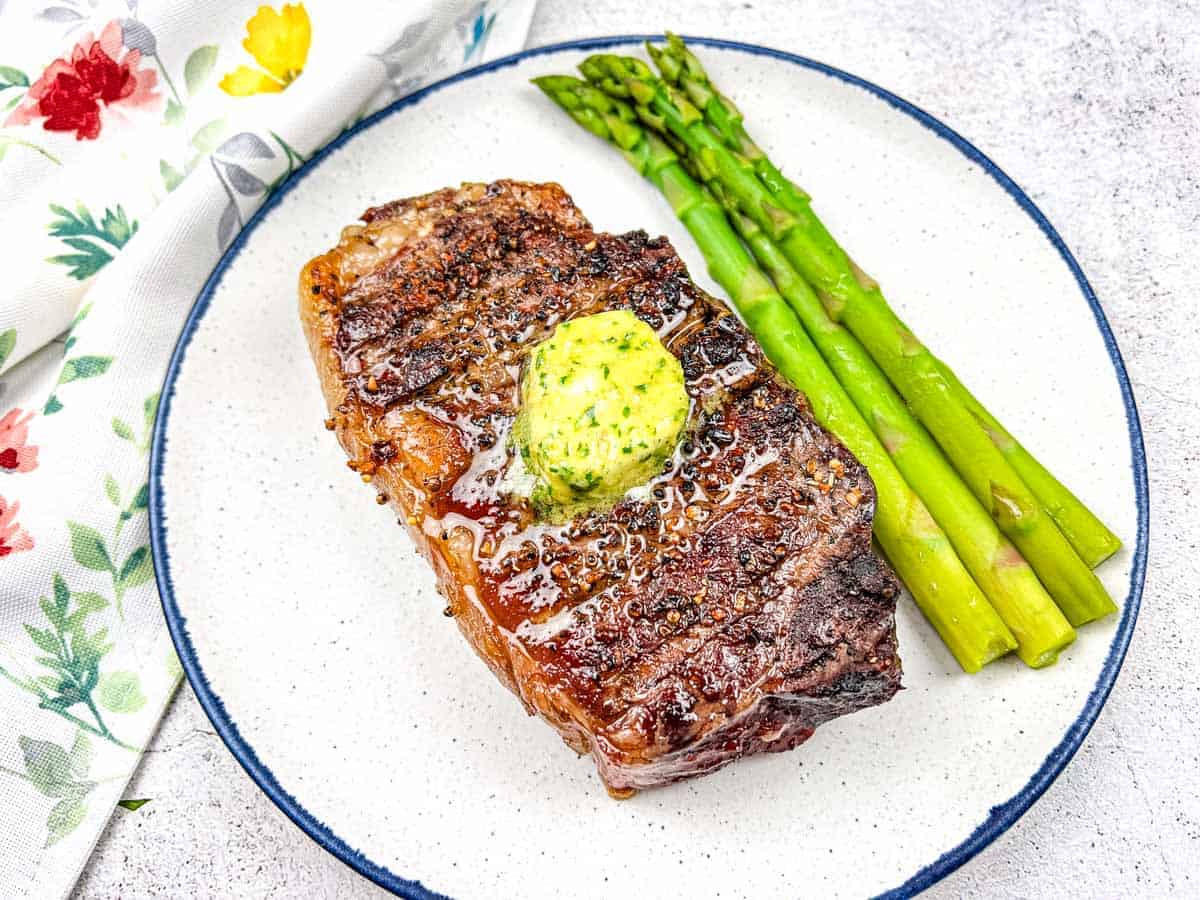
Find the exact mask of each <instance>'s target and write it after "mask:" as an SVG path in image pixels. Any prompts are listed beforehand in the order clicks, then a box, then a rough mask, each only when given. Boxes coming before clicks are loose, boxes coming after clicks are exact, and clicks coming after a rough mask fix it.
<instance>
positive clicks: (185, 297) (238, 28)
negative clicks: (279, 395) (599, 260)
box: [0, 0, 535, 898]
mask: <svg viewBox="0 0 1200 900" xmlns="http://www.w3.org/2000/svg"><path fill="white" fill-rule="evenodd" d="M534 3H535V0H487V2H479V0H441V2H435V0H406V2H404V3H377V4H371V3H354V4H346V3H336V2H328V0H304V2H297V3H292V4H283V5H276V6H258V7H257V8H256V6H255V5H254V4H251V3H232V4H230V3H216V2H213V0H202V2H195V3H189V4H179V3H172V4H167V3H161V2H150V0H146V2H142V3H140V4H139V2H138V0H125V2H116V3H113V2H109V0H43V2H34V3H32V4H29V5H27V6H26V7H25V8H21V9H14V8H12V7H8V8H6V7H5V4H4V2H3V0H0V210H3V213H2V218H0V224H2V228H0V248H2V250H0V253H2V254H3V260H4V266H3V268H4V271H5V272H6V273H7V275H6V277H5V289H4V291H3V292H2V293H0V895H2V896H4V897H37V898H42V897H55V896H64V895H65V894H67V893H68V892H69V891H70V889H71V886H72V885H73V884H74V882H75V879H76V878H77V877H78V874H79V872H80V871H81V870H82V868H83V865H84V863H85V862H86V860H87V857H88V854H89V853H90V851H91V848H92V847H93V846H94V844H95V842H96V839H97V838H98V836H99V834H100V832H101V830H102V828H103V827H104V824H105V822H106V821H107V819H108V816H109V815H110V814H111V813H112V811H113V809H114V807H115V805H116V803H117V801H118V800H120V799H121V794H122V790H123V789H124V786H125V784H126V782H127V781H128V778H129V775H130V774H131V773H132V771H133V769H134V767H135V766H136V765H137V762H138V758H139V756H140V754H141V750H142V748H143V747H144V745H145V744H146V742H147V741H148V740H149V739H150V737H151V735H152V734H153V731H154V728H155V725H156V723H157V722H158V719H159V717H160V716H161V715H162V713H163V710H164V709H165V708H166V705H167V703H168V702H169V700H170V698H171V696H172V693H173V692H174V689H175V687H176V686H177V685H178V683H179V679H180V668H179V663H178V661H177V660H176V658H175V655H174V652H173V650H172V648H171V643H170V640H169V638H168V636H167V631H166V626H165V625H164V623H163V619H162V612H161V607H160V606H159V601H158V596H157V593H156V591H155V586H154V573H153V567H152V564H151V558H150V548H149V546H148V544H149V540H148V529H147V522H146V502H147V456H148V453H149V447H150V434H151V429H152V426H153V424H154V414H155V409H156V405H157V402H158V390H159V387H160V385H161V383H162V379H163V375H164V373H165V371H166V366H167V360H168V358H169V356H170V353H171V349H172V347H173V346H174V344H175V341H176V338H177V337H178V334H179V331H180V328H181V326H182V324H183V321H184V318H185V317H186V315H187V312H188V310H189V308H190V307H191V305H192V302H193V300H194V299H195V297H196V294H197V292H198V291H199V290H200V288H201V286H202V284H203V282H204V279H205V278H206V277H207V275H208V274H209V272H211V270H212V268H213V266H214V265H215V263H216V262H217V260H218V258H219V257H220V255H221V252H222V250H223V249H224V248H225V247H226V246H228V244H229V243H230V241H231V240H232V239H233V238H234V236H235V235H236V234H237V232H238V230H239V229H240V228H241V227H242V225H243V224H244V223H245V222H246V220H247V218H248V217H249V216H250V215H251V213H253V211H254V210H255V209H256V208H257V207H258V206H259V204H261V203H262V201H263V199H264V198H265V197H266V196H267V195H268V194H270V193H271V191H273V190H274V189H275V188H276V186H278V185H279V184H280V183H281V182H282V181H283V180H284V179H286V178H287V177H288V176H289V175H290V174H291V173H292V172H294V171H295V170H296V169H297V168H298V167H299V166H302V165H303V164H304V161H305V160H306V159H307V158H308V157H309V156H311V155H312V153H313V152H314V151H315V150H316V149H317V148H319V147H320V146H321V145H322V144H324V143H326V142H327V141H328V140H330V139H331V138H332V137H334V136H336V135H337V134H338V133H339V132H340V131H342V130H343V129H344V128H345V127H347V126H348V125H350V124H353V123H354V122H355V121H357V120H358V119H361V118H362V117H363V116H365V115H368V114H369V113H371V112H373V111H375V110H377V109H379V108H380V107H382V106H384V105H386V104H387V103H388V102H390V101H391V100H394V99H395V98H397V97H399V96H401V95H403V94H406V93H408V92H410V91H411V90H413V89H414V88H416V87H418V86H420V85H421V84H423V83H426V82H428V81H430V80H433V79H435V78H438V77H441V76H443V75H446V74H448V73H450V72H452V71H454V70H456V69H460V68H463V67H466V66H471V65H475V64H477V63H479V62H482V61H484V60H486V59H489V58H494V57H496V56H501V55H504V54H506V53H509V52H512V51H514V50H517V49H519V48H520V47H521V46H522V45H523V44H524V41H525V36H526V34H527V32H528V28H529V22H530V18H531V17H532V13H533V7H534ZM397 152H403V148H398V149H397ZM197 487H198V489H204V488H203V486H199V485H198V486H197Z"/></svg>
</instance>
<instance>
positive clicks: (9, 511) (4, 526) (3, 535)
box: [0, 497, 33, 556]
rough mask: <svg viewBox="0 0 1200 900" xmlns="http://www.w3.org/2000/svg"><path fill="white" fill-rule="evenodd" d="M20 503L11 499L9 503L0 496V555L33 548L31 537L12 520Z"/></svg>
mask: <svg viewBox="0 0 1200 900" xmlns="http://www.w3.org/2000/svg"><path fill="white" fill-rule="evenodd" d="M20 508H21V504H20V503H17V501H15V500H14V501H13V502H12V503H11V504H9V502H8V501H7V500H5V499H4V498H3V497H0V556H8V554H10V553H17V552H20V551H21V550H32V549H33V538H31V537H30V536H29V532H27V531H25V529H23V528H22V527H21V526H20V525H18V524H17V523H16V522H14V521H13V520H14V519H15V518H16V517H17V510H18V509H20Z"/></svg>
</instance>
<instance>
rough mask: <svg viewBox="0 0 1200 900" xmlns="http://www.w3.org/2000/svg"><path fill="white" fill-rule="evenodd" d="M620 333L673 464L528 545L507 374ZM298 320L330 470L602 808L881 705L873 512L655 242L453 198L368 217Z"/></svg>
mask: <svg viewBox="0 0 1200 900" xmlns="http://www.w3.org/2000/svg"><path fill="white" fill-rule="evenodd" d="M615 309H627V310H630V311H632V312H633V313H634V314H635V315H637V316H638V317H639V318H641V319H642V321H644V322H646V323H647V324H648V325H650V327H651V328H653V329H654V330H655V331H656V332H657V333H658V335H659V336H660V338H661V339H662V341H663V343H664V345H665V346H666V347H667V348H668V349H669V350H670V351H671V352H672V353H673V354H675V355H676V356H677V357H678V358H679V360H680V362H681V364H682V367H683V371H684V377H685V383H686V388H687V391H688V395H689V398H690V404H691V406H690V413H689V419H688V425H687V428H686V431H685V435H684V439H683V440H682V441H681V443H680V445H679V447H678V448H677V450H676V452H675V454H674V455H673V456H672V458H671V459H670V460H668V462H667V464H666V466H665V467H664V471H663V472H662V474H661V475H658V476H656V477H654V478H653V479H652V480H651V482H650V483H649V484H648V485H647V486H646V487H645V488H643V489H637V490H634V491H631V492H630V493H629V494H627V495H625V496H624V497H623V498H622V499H621V500H620V501H619V502H618V503H617V504H616V505H615V506H613V507H611V508H609V509H604V510H596V511H592V512H588V513H585V514H581V515H578V516H576V517H575V518H574V519H571V520H570V521H568V522H565V523H560V524H553V523H551V522H547V521H541V520H539V519H538V517H537V515H536V513H535V510H534V507H533V506H532V505H531V503H530V502H529V500H528V499H526V498H525V497H523V496H522V495H521V493H520V492H519V491H517V490H516V486H515V482H514V479H513V470H514V469H515V465H514V463H513V460H514V457H515V456H517V455H518V454H517V451H516V450H515V449H514V448H513V447H512V445H511V442H510V440H509V431H510V428H511V426H512V423H513V419H514V417H515V414H516V412H517V408H518V404H519V403H520V397H519V387H518V385H519V381H520V375H521V366H522V359H523V356H524V355H525V353H526V351H527V350H528V349H529V348H530V347H531V346H533V345H534V344H535V343H536V342H538V341H540V340H542V339H543V338H546V337H548V336H549V335H550V334H551V332H552V331H553V330H554V328H555V326H556V324H557V323H559V322H562V321H564V320H566V319H570V318H574V317H578V316H584V315H589V314H592V313H598V312H603V311H606V310H615ZM300 312H301V319H302V322H303V326H304V331H305V334H306V336H307V339H308V343H309V346H310V349H311V351H312V355H313V359H314V361H315V362H316V365H317V370H318V372H319V374H320V380H321V387H322V389H323V391H324V394H325V397H326V400H327V402H328V405H329V413H330V416H331V418H330V419H328V420H327V421H326V426H327V427H328V428H330V429H331V430H334V431H335V432H336V433H337V437H338V439H339V440H340V442H341V444H342V446H343V447H344V448H345V450H346V452H347V453H348V454H349V457H350V459H349V463H348V465H349V466H350V468H351V469H353V470H354V471H356V472H357V473H358V474H359V475H360V476H361V477H362V479H363V480H364V481H368V482H371V483H372V484H373V485H374V488H375V490H376V491H377V492H378V496H377V498H376V499H377V501H378V502H379V503H387V502H390V503H391V504H393V506H394V507H395V508H396V510H397V511H398V512H399V516H400V518H399V521H400V523H401V524H402V525H405V526H406V527H407V529H408V531H409V533H410V534H411V535H412V538H413V539H414V540H415V541H416V543H417V546H418V547H419V548H420V550H421V551H422V553H423V554H424V556H425V557H426V558H427V559H428V560H429V562H430V563H431V564H432V566H433V568H434V570H435V571H436V574H437V577H438V581H439V589H440V591H441V592H442V594H443V595H444V597H445V600H446V603H447V606H446V609H445V612H446V614H447V615H449V616H453V617H454V619H455V620H456V621H457V623H458V626H459V628H460V629H461V630H462V632H463V634H464V635H465V636H466V638H467V640H468V641H469V642H470V643H471V646H472V647H473V648H474V649H475V651H476V652H477V653H478V654H479V656H480V657H482V659H483V660H484V662H486V663H487V664H488V666H489V667H490V668H491V670H492V671H493V672H494V673H495V675H496V676H497V677H498V678H499V679H500V680H501V681H502V682H503V683H504V684H505V685H506V686H507V687H508V688H509V689H510V690H511V691H512V692H513V693H515V694H516V695H517V696H518V697H519V698H520V699H521V702H522V703H523V704H524V705H525V708H526V710H527V711H528V712H530V713H531V714H532V713H537V714H538V715H540V716H542V717H543V718H544V719H545V720H546V721H547V722H549V723H550V724H551V725H553V726H554V727H555V728H556V729H557V730H558V731H559V733H560V734H561V735H562V738H563V739H564V740H565V741H566V743H567V744H569V745H570V746H571V747H572V748H574V749H575V750H576V751H577V752H579V753H580V754H583V753H591V754H592V755H593V756H594V757H595V760H596V765H597V768H598V770H599V774H600V777H601V778H602V779H603V781H604V784H605V786H606V787H607V788H608V790H609V792H610V793H612V794H613V795H614V796H618V797H620V796H628V795H630V794H631V793H633V792H634V791H636V790H638V789H641V788H648V787H652V786H655V785H660V784H665V783H667V782H671V781H675V780H678V779H681V778H686V777H689V776H692V775H700V774H704V773H706V772H711V771H713V770H715V769H718V768H720V767H721V766H723V765H725V764H726V763H729V762H731V761H733V760H735V759H738V758H739V757H742V756H746V755H748V754H752V753H758V752H761V751H780V750H788V749H791V748H793V747H795V746H796V745H798V744H800V743H802V742H803V741H805V740H806V739H807V738H808V737H809V736H810V735H812V733H813V729H815V728H816V727H817V726H818V725H820V724H821V723H823V722H825V721H828V720H829V719H831V718H833V717H835V716H839V715H843V714H845V713H850V712H854V711H855V710H858V709H862V708H864V707H868V706H873V705H875V704H878V703H882V702H884V701H886V700H888V699H889V698H891V696H892V695H893V694H894V693H895V692H896V691H897V690H898V689H899V687H900V660H899V657H898V656H897V653H896V632H895V618H894V617H895V603H896V597H897V595H898V590H899V588H898V584H897V581H896V579H895V576H894V575H893V574H892V573H891V571H890V570H889V569H888V567H887V565H886V564H885V563H884V562H883V561H882V560H881V559H880V558H879V557H878V556H877V555H876V554H875V553H874V551H873V550H872V547H871V520H872V517H873V514H874V509H875V491H874V485H873V484H872V483H871V481H870V479H869V477H868V475H867V472H866V470H865V469H864V468H863V467H862V465H860V464H859V462H858V461H857V460H856V459H855V458H854V457H853V456H851V455H850V453H849V451H847V450H846V448H845V447H843V446H842V445H841V444H840V443H839V442H838V441H837V440H836V439H835V438H834V437H833V436H831V435H830V434H829V433H828V432H827V431H825V430H824V429H823V428H821V427H820V426H819V425H818V424H817V423H816V422H815V421H814V420H813V418H812V414H811V411H810V408H809V405H808V402H807V400H806V399H805V398H804V396H803V395H801V394H799V393H797V392H796V391H795V390H794V389H792V388H791V387H789V386H788V385H787V384H786V383H785V382H784V381H783V380H782V379H781V378H780V377H779V376H778V374H777V373H776V371H775V370H774V368H773V367H772V366H771V365H770V364H769V363H768V362H767V361H766V360H765V359H764V358H763V356H762V354H761V352H760V350H759V348H758V345H757V344H756V342H755V341H754V339H753V338H752V337H751V336H750V335H749V333H748V332H747V331H746V329H745V328H744V327H743V326H742V325H741V323H740V322H739V321H738V319H737V318H736V317H735V316H734V315H732V314H731V313H730V312H729V311H728V310H727V309H726V308H725V307H724V306H722V305H721V304H720V303H718V302H717V301H715V300H714V299H712V298H711V297H709V296H708V295H706V294H705V293H704V292H703V291H701V290H700V289H699V288H697V287H696V285H695V284H693V283H692V281H691V279H690V278H689V277H688V274H687V271H686V269H685V268H684V265H683V263H682V261H681V260H680V258H679V256H678V255H677V254H676V253H675V251H674V249H673V248H672V247H671V245H670V244H669V243H668V241H667V240H666V239H665V238H650V237H647V235H646V234H645V233H644V232H641V231H634V232H631V233H629V234H624V235H612V234H603V233H598V232H595V231H593V230H592V228H591V226H590V225H589V224H588V222H587V220H586V219H585V218H584V217H583V215H582V214H581V213H580V211H579V210H578V209H577V208H576V207H575V205H574V204H573V203H572V201H571V198H570V197H569V196H568V195H567V194H566V193H565V192H564V191H563V190H562V188H561V187H559V186H558V185H555V184H529V183H523V182H517V181H498V182H495V183H493V184H486V185H485V184H464V185H463V186H462V187H460V188H458V189H450V188H447V189H445V190H441V191H436V192H434V193H431V194H427V195H425V196H422V197H414V198H410V199H406V200H397V201H395V202H392V203H388V204H385V205H383V206H379V207H375V208H373V209H369V210H367V212H366V213H365V214H364V215H363V217H362V224H356V225H351V226H349V227H348V228H346V229H344V230H343V232H342V235H341V239H340V241H339V242H338V245H337V246H336V247H335V248H334V249H333V250H331V251H329V252H328V253H325V254H323V255H321V256H318V257H316V258H315V259H313V260H311V261H310V262H309V263H308V264H307V265H306V266H305V268H304V270H303V273H302V275H301V279H300Z"/></svg>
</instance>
